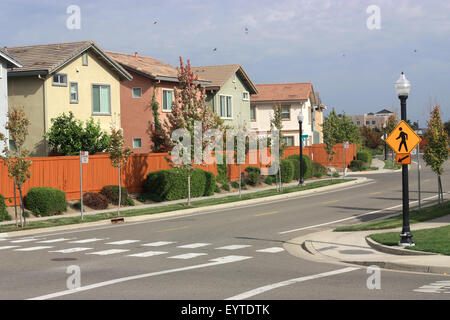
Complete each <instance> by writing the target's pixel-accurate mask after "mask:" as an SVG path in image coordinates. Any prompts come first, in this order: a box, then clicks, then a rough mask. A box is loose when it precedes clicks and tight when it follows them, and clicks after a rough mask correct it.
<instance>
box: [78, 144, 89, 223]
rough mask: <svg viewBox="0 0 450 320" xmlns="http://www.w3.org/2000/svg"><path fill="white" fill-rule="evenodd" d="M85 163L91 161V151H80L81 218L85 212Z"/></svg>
mask: <svg viewBox="0 0 450 320" xmlns="http://www.w3.org/2000/svg"><path fill="white" fill-rule="evenodd" d="M83 163H89V152H87V151H80V194H81V200H80V203H81V220H83V219H84V212H83Z"/></svg>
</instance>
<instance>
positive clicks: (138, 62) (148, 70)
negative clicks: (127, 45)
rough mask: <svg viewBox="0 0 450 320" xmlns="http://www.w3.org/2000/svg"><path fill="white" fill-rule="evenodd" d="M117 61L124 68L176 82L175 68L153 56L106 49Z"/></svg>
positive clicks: (150, 76) (176, 73)
mask: <svg viewBox="0 0 450 320" xmlns="http://www.w3.org/2000/svg"><path fill="white" fill-rule="evenodd" d="M106 53H107V54H108V55H109V56H110V57H111V58H113V59H114V60H115V61H116V62H117V63H120V64H121V65H122V66H123V67H124V68H125V69H128V70H131V71H134V72H136V73H139V74H142V75H143V76H146V77H149V78H152V79H156V80H166V81H174V82H178V71H177V68H175V67H173V66H171V65H169V64H167V63H164V62H161V61H159V60H156V59H154V58H150V57H145V56H139V55H137V54H126V53H119V52H112V51H106Z"/></svg>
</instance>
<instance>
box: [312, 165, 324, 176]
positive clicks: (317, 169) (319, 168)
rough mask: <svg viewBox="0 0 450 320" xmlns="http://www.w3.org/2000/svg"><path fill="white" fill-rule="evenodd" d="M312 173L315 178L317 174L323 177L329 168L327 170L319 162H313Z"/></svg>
mask: <svg viewBox="0 0 450 320" xmlns="http://www.w3.org/2000/svg"><path fill="white" fill-rule="evenodd" d="M312 172H313V173H314V176H315V177H317V176H316V174H318V173H320V174H321V175H320V176H323V175H324V174H326V173H327V168H325V166H323V165H322V164H321V163H319V162H313V163H312Z"/></svg>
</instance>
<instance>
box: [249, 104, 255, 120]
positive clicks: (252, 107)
mask: <svg viewBox="0 0 450 320" xmlns="http://www.w3.org/2000/svg"><path fill="white" fill-rule="evenodd" d="M252 109H253V110H255V119H252ZM250 121H251V122H256V106H250Z"/></svg>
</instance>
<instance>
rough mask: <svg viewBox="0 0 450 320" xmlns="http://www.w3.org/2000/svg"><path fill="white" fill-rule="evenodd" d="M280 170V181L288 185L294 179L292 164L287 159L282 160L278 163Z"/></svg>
mask: <svg viewBox="0 0 450 320" xmlns="http://www.w3.org/2000/svg"><path fill="white" fill-rule="evenodd" d="M280 169H281V181H282V182H284V183H289V182H291V181H292V179H294V170H295V168H294V164H293V163H292V161H291V160H289V159H283V160H281V161H280Z"/></svg>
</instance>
